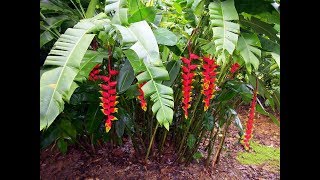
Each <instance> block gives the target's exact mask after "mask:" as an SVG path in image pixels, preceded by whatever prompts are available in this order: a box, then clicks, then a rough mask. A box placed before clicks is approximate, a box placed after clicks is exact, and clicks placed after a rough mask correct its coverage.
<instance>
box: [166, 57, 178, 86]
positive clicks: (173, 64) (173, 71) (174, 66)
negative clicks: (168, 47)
mask: <svg viewBox="0 0 320 180" xmlns="http://www.w3.org/2000/svg"><path fill="white" fill-rule="evenodd" d="M180 68H181V60H180V59H179V60H176V61H175V60H172V61H170V62H169V63H168V65H167V71H168V72H169V76H170V80H169V81H164V82H163V85H166V86H171V85H172V84H173V82H174V81H175V80H176V78H177V76H178V74H179V72H180Z"/></svg>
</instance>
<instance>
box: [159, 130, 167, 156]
mask: <svg viewBox="0 0 320 180" xmlns="http://www.w3.org/2000/svg"><path fill="white" fill-rule="evenodd" d="M168 132H169V131H167V130H166V129H165V130H164V134H163V137H162V141H161V145H160V148H159V150H160V154H161V153H162V149H163V145H164V142H165V141H166V138H167V134H168Z"/></svg>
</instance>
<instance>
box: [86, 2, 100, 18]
mask: <svg viewBox="0 0 320 180" xmlns="http://www.w3.org/2000/svg"><path fill="white" fill-rule="evenodd" d="M98 3H99V0H90V3H89V5H88V8H87V11H86V17H87V18H92V17H93V16H94V12H95V9H96V5H97V4H98Z"/></svg>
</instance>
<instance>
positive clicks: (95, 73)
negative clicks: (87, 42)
mask: <svg viewBox="0 0 320 180" xmlns="http://www.w3.org/2000/svg"><path fill="white" fill-rule="evenodd" d="M100 66H101V64H97V65H96V66H95V67H93V69H92V70H91V72H90V74H89V78H88V79H89V80H90V81H96V80H98V79H99V78H98V74H99V73H100V69H99V68H100Z"/></svg>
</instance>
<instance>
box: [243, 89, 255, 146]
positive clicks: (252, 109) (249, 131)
mask: <svg viewBox="0 0 320 180" xmlns="http://www.w3.org/2000/svg"><path fill="white" fill-rule="evenodd" d="M257 88H258V87H256V89H255V90H254V94H253V99H252V102H251V106H250V113H249V118H248V121H247V125H246V132H245V134H244V137H243V140H242V141H241V143H242V145H243V146H244V148H245V149H246V150H249V148H250V144H249V141H250V139H251V138H252V129H253V119H254V112H255V109H256V103H257Z"/></svg>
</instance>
